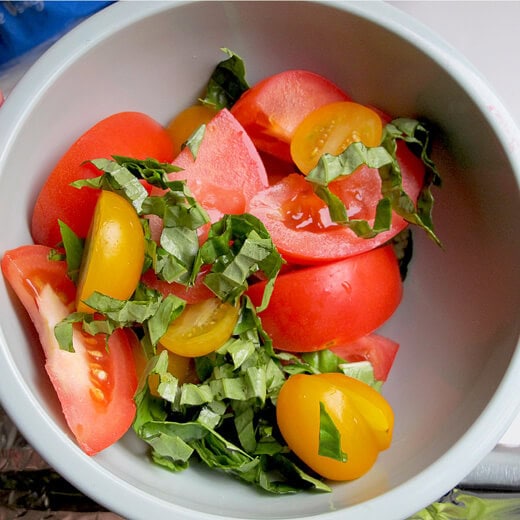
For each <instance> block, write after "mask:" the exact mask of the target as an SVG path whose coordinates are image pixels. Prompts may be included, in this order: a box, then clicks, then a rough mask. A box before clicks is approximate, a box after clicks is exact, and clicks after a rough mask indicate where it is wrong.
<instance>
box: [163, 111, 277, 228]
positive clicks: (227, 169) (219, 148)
mask: <svg viewBox="0 0 520 520" xmlns="http://www.w3.org/2000/svg"><path fill="white" fill-rule="evenodd" d="M173 164H174V165H176V166H179V167H181V168H183V170H182V171H180V172H175V173H171V174H169V178H170V179H171V180H180V179H186V181H187V184H188V187H189V188H190V190H191V191H192V193H193V195H194V196H195V197H196V199H197V200H198V202H199V203H200V204H201V205H202V206H203V207H204V208H205V209H207V210H213V211H211V212H210V215H211V216H212V217H213V218H218V217H219V216H220V215H221V214H223V213H230V214H240V213H243V212H244V210H245V207H246V202H247V201H248V200H249V199H251V198H252V197H253V196H254V195H256V193H258V192H259V191H261V190H263V189H265V188H266V187H267V186H268V180H267V174H266V172H265V168H264V165H263V163H262V160H261V159H260V156H259V155H258V152H257V150H256V148H255V146H254V145H253V143H252V142H251V139H250V138H249V137H248V135H247V134H246V133H245V132H244V129H243V128H242V126H241V125H240V124H239V123H238V121H237V120H236V119H235V118H234V117H233V116H232V115H231V113H230V112H229V110H227V109H223V110H221V111H220V112H218V114H217V115H216V116H215V117H214V118H213V119H212V120H211V121H210V122H209V123H208V124H207V126H206V131H205V133H204V136H203V138H202V142H201V143H200V147H199V149H198V152H197V158H196V159H194V158H193V154H192V152H191V150H190V149H189V148H188V147H185V148H184V149H183V151H182V152H181V153H180V154H179V155H178V156H177V157H176V158H175V160H174V161H173ZM154 193H158V190H154ZM215 210H216V211H215Z"/></svg>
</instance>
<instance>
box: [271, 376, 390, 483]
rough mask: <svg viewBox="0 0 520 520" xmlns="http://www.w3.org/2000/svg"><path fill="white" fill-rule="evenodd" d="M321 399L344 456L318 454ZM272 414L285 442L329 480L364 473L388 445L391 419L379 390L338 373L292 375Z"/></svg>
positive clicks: (352, 477) (345, 478)
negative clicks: (335, 430) (332, 456)
mask: <svg viewBox="0 0 520 520" xmlns="http://www.w3.org/2000/svg"><path fill="white" fill-rule="evenodd" d="M320 403H322V404H323V406H324V408H325V410H326V412H327V413H328V415H329V417H330V418H331V419H332V421H333V422H334V425H335V427H336V428H337V430H338V431H339V433H340V437H341V450H342V451H343V452H344V453H345V454H346V460H345V461H340V460H336V459H335V458H331V457H328V456H324V455H320V454H319V444H320ZM276 419H277V423H278V426H279V428H280V432H281V433H282V435H283V437H284V439H285V441H286V442H287V445H288V446H289V448H290V449H291V450H292V451H293V452H294V453H295V454H296V455H297V456H298V457H299V458H300V459H301V460H302V461H303V462H305V464H307V465H308V466H309V467H310V468H312V469H313V470H314V471H316V472H317V473H318V474H320V475H321V476H323V477H325V478H328V479H331V480H353V479H356V478H358V477H360V476H362V475H363V474H365V473H366V472H367V471H368V470H369V469H370V468H371V467H372V466H373V464H374V463H375V461H376V459H377V456H378V454H379V452H380V451H381V450H384V449H386V448H387V447H388V446H389V445H390V441H391V438H392V432H393V425H394V415H393V412H392V409H391V407H390V405H389V404H388V402H387V401H386V400H385V398H384V397H383V396H382V395H381V394H380V393H379V392H377V391H376V390H374V389H373V388H372V387H370V386H369V385H367V384H365V383H362V382H361V381H358V380H356V379H353V378H351V377H348V376H346V375H344V374H340V373H330V374H316V375H306V374H297V375H293V376H291V377H290V378H289V379H288V380H287V381H286V382H285V383H284V385H283V386H282V388H281V390H280V393H279V396H278V400H277V404H276Z"/></svg>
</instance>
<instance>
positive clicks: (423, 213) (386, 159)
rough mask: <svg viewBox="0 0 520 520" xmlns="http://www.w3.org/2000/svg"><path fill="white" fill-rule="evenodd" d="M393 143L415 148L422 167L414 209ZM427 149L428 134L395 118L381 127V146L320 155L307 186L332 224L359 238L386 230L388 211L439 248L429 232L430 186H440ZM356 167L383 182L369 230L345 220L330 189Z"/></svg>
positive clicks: (363, 224)
mask: <svg viewBox="0 0 520 520" xmlns="http://www.w3.org/2000/svg"><path fill="white" fill-rule="evenodd" d="M398 139H401V140H403V141H405V142H407V143H409V144H410V145H413V146H415V147H418V148H419V149H420V156H421V159H422V160H423V162H424V164H425V166H426V170H427V173H426V176H425V180H424V186H423V188H422V190H421V192H420V195H419V198H418V201H417V208H416V205H415V203H414V201H413V200H412V199H411V198H410V197H409V196H408V194H407V193H406V192H405V191H404V189H403V184H402V177H401V169H400V166H399V162H398V160H397V157H396V150H397V140H398ZM429 146H430V141H429V132H428V130H427V129H426V127H425V126H424V125H423V124H421V123H420V122H418V121H415V120H412V119H404V118H401V119H395V120H393V121H392V122H391V123H389V124H387V125H386V126H385V128H384V131H383V137H382V141H381V144H380V146H375V147H367V146H365V145H364V144H363V143H362V142H354V143H352V144H350V145H349V146H348V147H347V148H346V149H345V150H344V151H343V152H342V153H341V154H339V155H337V156H334V155H331V154H324V155H323V156H321V157H320V160H319V162H318V164H317V165H316V167H315V168H313V169H312V170H311V171H310V172H309V174H308V175H307V177H306V179H307V181H308V182H310V183H311V184H312V186H313V189H314V191H315V193H316V194H317V195H318V196H319V197H320V198H321V199H322V200H323V201H324V202H325V203H326V204H327V206H328V208H329V213H330V216H331V219H332V220H333V221H334V222H338V223H339V224H343V225H345V226H348V227H349V228H350V229H352V230H353V231H354V232H355V233H356V234H357V235H358V236H361V237H364V238H372V237H374V236H376V235H377V234H379V233H381V232H383V231H387V230H388V229H390V225H391V223H392V211H395V212H396V213H398V214H399V215H401V216H402V217H403V218H404V219H405V220H407V221H408V222H410V223H412V224H416V225H417V226H419V227H421V228H422V229H424V230H425V231H426V233H427V234H428V236H429V237H430V238H432V239H433V240H434V241H435V242H436V243H437V244H439V245H440V241H439V239H438V238H437V236H436V235H435V232H434V229H433V222H432V208H433V195H432V192H431V186H432V185H437V186H439V185H440V184H441V179H440V176H439V173H438V172H437V170H436V169H435V165H434V163H433V161H432V160H431V159H430V157H429ZM361 165H366V166H368V167H369V168H376V169H377V170H378V171H379V175H380V176H381V181H382V184H381V199H380V201H379V203H378V204H377V207H376V215H375V220H374V223H373V225H372V226H371V225H370V223H369V222H368V221H366V220H362V219H349V217H348V214H347V208H346V207H345V205H344V203H343V201H342V200H341V199H340V198H339V197H338V196H336V195H335V194H334V193H332V191H331V190H330V188H329V184H330V183H331V182H333V181H334V180H337V179H340V178H342V177H346V176H348V175H351V174H352V173H354V172H355V171H356V169H357V168H358V167H359V166H361Z"/></svg>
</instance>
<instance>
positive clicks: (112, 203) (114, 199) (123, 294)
mask: <svg viewBox="0 0 520 520" xmlns="http://www.w3.org/2000/svg"><path fill="white" fill-rule="evenodd" d="M144 252H145V241H144V232H143V228H142V226H141V222H140V221H139V217H138V215H137V213H136V211H135V209H134V207H133V206H132V205H131V204H130V203H129V202H128V201H127V200H126V199H124V198H123V197H121V196H120V195H118V194H116V193H113V192H111V191H102V193H101V194H100V196H99V198H98V200H97V204H96V209H95V211H94V217H93V219H92V225H91V227H90V230H89V233H88V237H87V241H86V247H85V253H84V254H83V260H82V263H81V269H80V273H79V279H78V289H77V310H78V311H80V312H91V311H93V309H91V308H90V307H89V306H88V305H87V304H85V303H84V300H86V299H87V298H89V297H90V296H92V294H93V293H94V292H95V291H97V292H100V293H102V294H105V295H107V296H110V297H112V298H117V299H120V300H127V299H128V298H130V296H132V294H133V293H134V291H135V289H136V287H137V284H138V282H139V279H140V277H141V271H142V268H143V264H144Z"/></svg>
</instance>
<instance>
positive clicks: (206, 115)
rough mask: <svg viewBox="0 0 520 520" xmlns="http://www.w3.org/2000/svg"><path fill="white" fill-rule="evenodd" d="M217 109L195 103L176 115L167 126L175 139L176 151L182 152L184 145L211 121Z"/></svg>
mask: <svg viewBox="0 0 520 520" xmlns="http://www.w3.org/2000/svg"><path fill="white" fill-rule="evenodd" d="M216 114H217V111H216V110H215V109H214V108H212V107H210V106H208V105H193V106H191V107H188V108H186V109H185V110H183V111H182V112H180V113H179V114H178V115H176V116H175V117H174V118H173V119H172V120H171V121H170V122H169V123H168V126H167V127H166V131H167V132H168V134H169V135H170V138H171V140H172V141H173V149H174V153H175V154H178V153H180V151H181V149H182V145H183V144H184V143H185V142H186V141H187V140H188V139H189V137H190V136H191V134H193V132H195V130H197V128H198V127H199V126H200V125H202V124H206V123H209V121H210V120H211V119H213V117H214V116H215V115H216Z"/></svg>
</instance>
